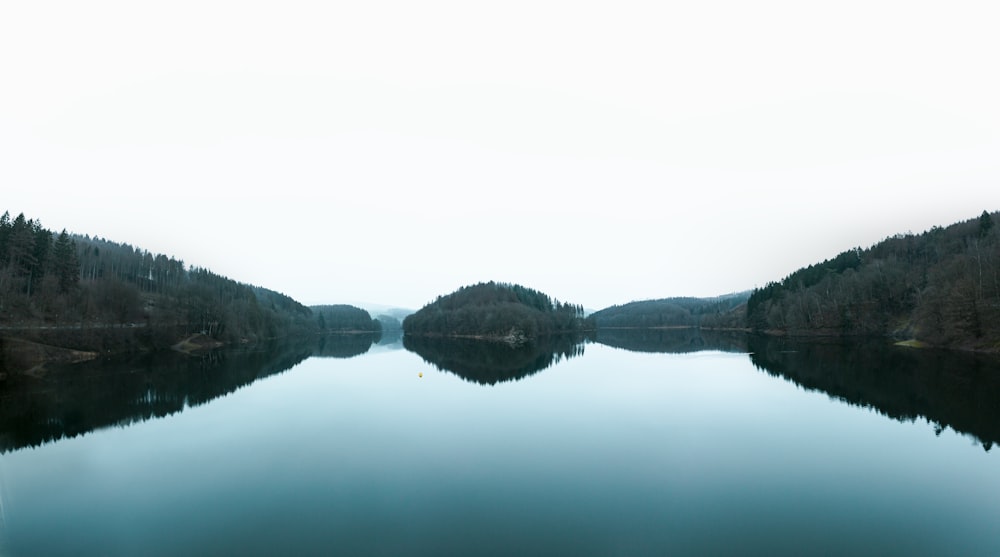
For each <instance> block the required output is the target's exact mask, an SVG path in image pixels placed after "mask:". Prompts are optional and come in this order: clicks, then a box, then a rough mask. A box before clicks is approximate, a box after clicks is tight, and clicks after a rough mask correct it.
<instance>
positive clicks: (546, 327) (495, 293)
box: [403, 282, 592, 343]
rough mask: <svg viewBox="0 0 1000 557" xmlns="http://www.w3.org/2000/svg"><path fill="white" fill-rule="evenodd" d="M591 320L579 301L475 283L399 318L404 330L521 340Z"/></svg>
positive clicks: (573, 328)
mask: <svg viewBox="0 0 1000 557" xmlns="http://www.w3.org/2000/svg"><path fill="white" fill-rule="evenodd" d="M591 325H592V323H591V322H589V321H587V320H586V319H585V318H584V311H583V306H579V305H574V304H568V303H562V302H559V301H558V300H553V299H552V298H550V297H549V296H548V295H546V294H543V293H541V292H538V291H537V290H532V289H530V288H526V287H524V286H521V285H517V284H505V283H497V282H487V283H479V284H475V285H472V286H465V287H462V288H459V289H458V290H456V291H455V292H452V293H451V294H448V295H446V296H440V297H438V299H437V300H435V301H434V302H432V303H430V304H427V305H426V306H424V307H423V308H421V309H420V310H419V311H417V312H416V313H413V314H411V315H409V316H407V317H406V319H404V320H403V332H404V333H405V334H406V335H421V336H445V337H465V338H481V339H488V340H501V341H506V342H510V343H520V342H524V341H526V340H530V339H534V338H537V337H540V336H544V335H550V334H557V333H574V332H579V331H582V330H584V329H586V328H588V327H590V326H591Z"/></svg>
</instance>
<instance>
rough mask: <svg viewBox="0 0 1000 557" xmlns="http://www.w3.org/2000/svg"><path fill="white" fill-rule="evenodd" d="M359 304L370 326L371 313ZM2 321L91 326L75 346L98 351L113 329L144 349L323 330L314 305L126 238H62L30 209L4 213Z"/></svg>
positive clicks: (24, 325)
mask: <svg viewBox="0 0 1000 557" xmlns="http://www.w3.org/2000/svg"><path fill="white" fill-rule="evenodd" d="M354 309H355V310H357V312H359V313H358V315H359V316H360V315H361V314H363V315H364V317H363V320H366V322H367V323H368V327H369V329H371V328H372V327H373V325H372V324H373V320H372V319H371V316H370V315H368V313H367V312H365V311H364V310H361V309H358V308H354ZM328 317H330V318H331V321H334V323H331V324H330V326H331V327H334V328H336V327H338V326H339V325H338V324H337V321H336V318H333V317H332V316H330V315H328ZM374 323H377V322H374ZM0 326H4V327H7V328H21V329H24V330H32V329H34V330H39V331H40V330H43V329H45V328H49V329H51V328H53V327H55V328H58V327H69V326H73V327H74V328H76V329H80V330H89V331H92V333H91V334H90V336H89V337H88V336H86V335H79V334H76V335H74V336H73V338H75V339H78V342H77V344H82V345H88V346H84V347H85V348H94V347H96V348H97V349H100V348H101V347H102V346H105V345H106V343H105V342H104V341H103V338H102V337H104V336H107V335H111V334H113V333H112V332H110V331H109V329H113V328H115V327H118V328H125V327H128V328H132V329H135V331H137V332H136V333H135V335H134V337H135V339H136V340H135V342H138V343H141V344H145V345H149V346H147V347H162V346H169V345H170V344H172V343H173V342H177V341H178V340H179V339H178V338H176V337H177V335H178V334H195V333H200V334H204V335H207V336H209V337H211V338H213V339H217V340H220V341H223V342H240V341H244V342H245V341H255V340H260V339H266V338H276V337H283V336H292V335H299V334H314V333H317V332H320V330H321V323H320V320H319V317H318V316H317V315H316V314H314V312H313V311H312V310H311V309H310V308H308V307H306V306H304V305H302V304H301V303H299V302H297V301H296V300H294V299H292V298H291V297H289V296H286V295H284V294H281V293H279V292H275V291H273V290H269V289H266V288H262V287H259V286H253V285H250V284H245V283H241V282H237V281H235V280H232V279H230V278H227V277H224V276H221V275H218V274H215V273H213V272H211V271H210V270H208V269H204V268H199V267H192V268H187V267H186V266H185V265H184V262H183V261H181V260H178V259H175V258H173V257H168V256H166V255H162V254H153V253H150V252H148V251H146V250H142V249H139V248H136V247H133V246H131V245H129V244H125V243H116V242H112V241H109V240H105V239H102V238H96V237H95V238H92V237H90V236H81V235H74V234H69V233H67V232H66V231H65V230H63V231H61V232H60V233H59V234H55V233H53V232H52V231H51V230H48V229H46V228H45V227H43V226H42V225H41V223H40V222H39V221H37V220H32V219H28V218H26V217H25V216H24V214H23V213H22V214H19V215H18V216H17V217H15V218H11V217H10V214H9V213H4V214H3V216H0ZM29 336H30V335H29Z"/></svg>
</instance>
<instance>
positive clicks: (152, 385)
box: [0, 338, 370, 452]
mask: <svg viewBox="0 0 1000 557" xmlns="http://www.w3.org/2000/svg"><path fill="white" fill-rule="evenodd" d="M314 342H315V339H312V338H309V339H299V340H298V341H294V342H290V341H283V342H271V343H266V344H262V345H257V346H255V347H253V348H246V349H240V350H217V351H210V352H206V353H203V354H198V355H188V354H181V353H177V352H158V353H150V354H143V355H140V356H137V357H131V358H119V359H110V360H108V359H104V360H100V361H91V362H85V363H79V364H75V365H71V366H62V367H53V368H52V369H50V370H48V371H46V372H45V373H44V374H43V375H23V374H14V375H12V376H10V377H9V378H8V379H7V380H6V381H4V383H3V385H2V390H0V452H8V451H12V450H15V449H19V448H23V447H31V446H37V445H41V444H43V443H47V442H50V441H55V440H58V439H62V438H66V437H76V436H78V435H82V434H85V433H87V432H89V431H93V430H95V429H100V428H105V427H109V426H124V425H129V424H132V423H136V422H141V421H145V420H149V419H151V418H157V417H163V416H167V415H170V414H173V413H175V412H179V411H181V410H183V409H184V408H185V407H187V406H197V405H200V404H204V403H206V402H208V401H210V400H213V399H215V398H218V397H220V396H223V395H226V394H229V393H231V392H233V391H235V390H236V389H239V388H241V387H244V386H246V385H249V384H251V383H253V382H254V381H256V380H258V379H261V378H264V377H267V376H270V375H274V374H276V373H281V372H283V371H285V370H287V369H289V368H291V367H293V366H295V365H296V364H298V363H299V362H301V361H302V360H304V359H306V358H308V357H309V356H310V355H312V354H313V353H314V352H315V346H313V344H314ZM369 345H370V342H369ZM366 349H367V348H366Z"/></svg>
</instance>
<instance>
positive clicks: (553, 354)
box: [403, 335, 584, 385]
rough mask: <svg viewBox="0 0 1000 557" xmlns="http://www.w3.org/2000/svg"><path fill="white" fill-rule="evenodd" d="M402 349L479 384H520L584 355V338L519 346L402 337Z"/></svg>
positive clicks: (546, 338)
mask: <svg viewBox="0 0 1000 557" xmlns="http://www.w3.org/2000/svg"><path fill="white" fill-rule="evenodd" d="M403 346H405V347H406V349H407V350H409V351H411V352H414V353H416V354H417V355H418V356H420V357H421V358H423V359H424V361H426V362H428V363H430V364H432V365H434V366H436V367H437V368H438V369H440V370H442V371H448V372H451V373H454V374H455V375H457V376H459V377H461V378H462V379H465V380H466V381H471V382H473V383H479V384H480V385H496V384H497V383H503V382H505V381H517V380H519V379H523V378H524V377H527V376H529V375H532V374H534V373H538V372H539V371H541V370H543V369H545V368H547V367H549V366H551V365H554V364H556V363H558V362H559V361H560V360H562V359H564V358H573V357H576V356H581V355H583V351H584V349H583V344H582V338H580V337H578V336H565V335H550V336H543V337H540V338H537V339H533V340H531V341H529V342H527V343H525V344H522V345H520V346H511V345H509V344H506V343H503V342H492V341H486V340H477V339H463V338H440V337H417V336H407V335H404V336H403Z"/></svg>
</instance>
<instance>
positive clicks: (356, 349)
mask: <svg viewBox="0 0 1000 557" xmlns="http://www.w3.org/2000/svg"><path fill="white" fill-rule="evenodd" d="M379 340H380V336H379V335H378V334H377V333H356V334H355V333H340V334H338V333H334V334H327V335H322V336H320V337H319V339H318V340H317V341H316V348H315V349H314V350H313V353H312V355H313V356H316V357H317V358H353V357H355V356H360V355H362V354H364V353H366V352H368V350H369V349H370V348H371V347H372V345H373V344H375V343H377V342H379Z"/></svg>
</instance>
